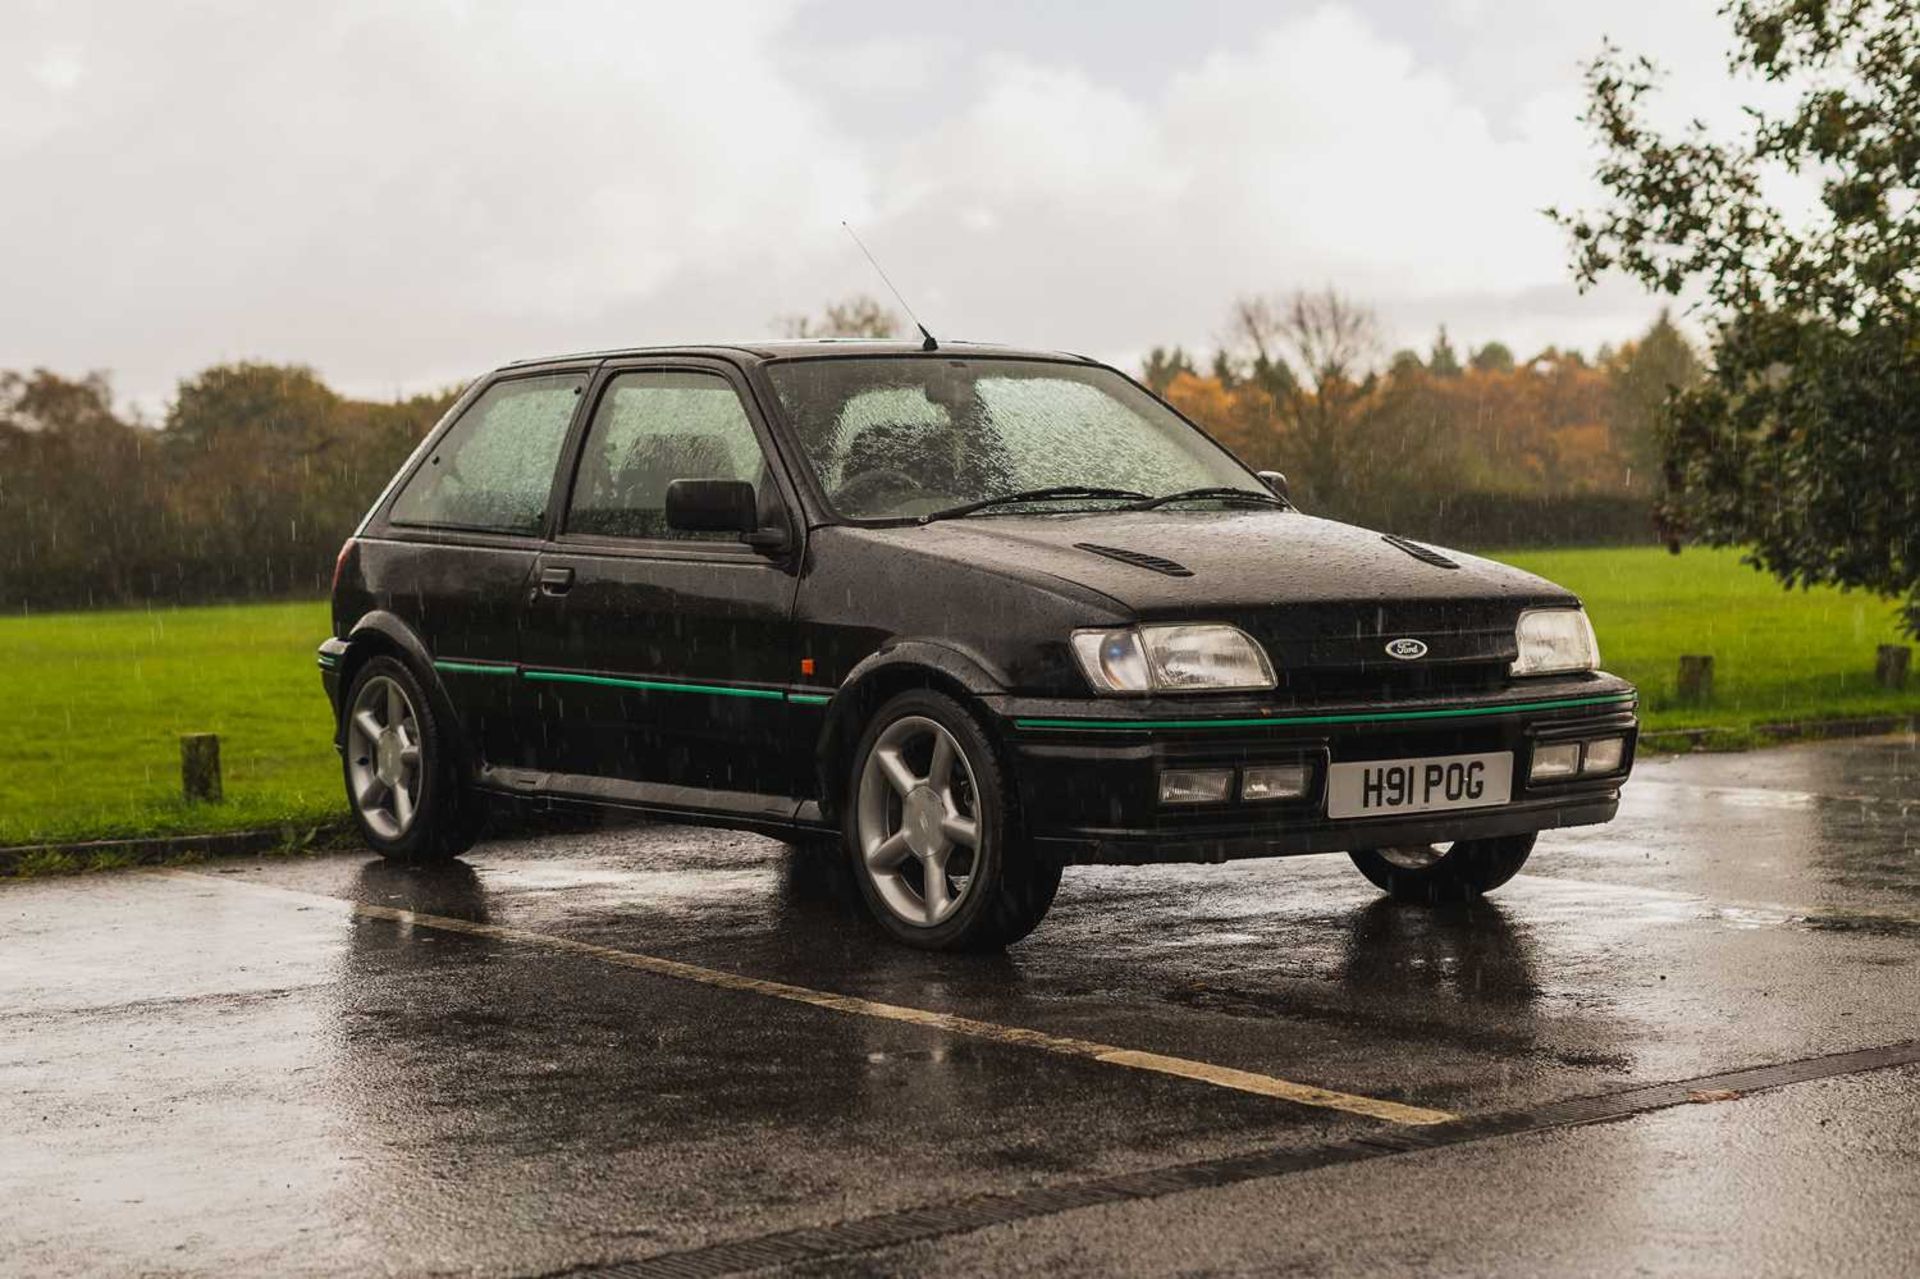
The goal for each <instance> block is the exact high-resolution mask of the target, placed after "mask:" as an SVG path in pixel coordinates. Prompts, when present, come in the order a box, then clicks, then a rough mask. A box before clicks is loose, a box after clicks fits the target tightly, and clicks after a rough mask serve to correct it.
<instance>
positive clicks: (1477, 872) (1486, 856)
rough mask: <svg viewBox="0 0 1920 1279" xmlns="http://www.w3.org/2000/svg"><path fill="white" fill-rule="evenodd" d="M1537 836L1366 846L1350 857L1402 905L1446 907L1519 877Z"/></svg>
mask: <svg viewBox="0 0 1920 1279" xmlns="http://www.w3.org/2000/svg"><path fill="white" fill-rule="evenodd" d="M1533 841H1534V836H1532V835H1503V836H1500V837H1498V838H1496V839H1463V840H1458V841H1456V842H1455V843H1452V844H1448V845H1446V846H1444V847H1442V846H1440V845H1436V844H1413V845H1397V846H1393V847H1388V848H1363V849H1358V850H1356V851H1354V852H1351V853H1349V854H1347V855H1348V856H1349V857H1351V858H1353V864H1354V865H1355V866H1358V867H1359V868H1360V873H1361V874H1362V875H1365V876H1366V877H1367V878H1368V879H1369V880H1371V881H1373V884H1374V886H1375V887H1376V888H1379V889H1380V890H1381V891H1383V892H1385V893H1386V894H1387V895H1389V896H1390V897H1393V898H1394V899H1396V900H1398V901H1408V902H1428V903H1431V904H1433V905H1444V904H1448V903H1453V902H1466V901H1472V900H1474V899H1475V898H1477V897H1482V896H1485V895H1486V894H1487V893H1490V892H1492V891H1493V890H1494V889H1496V888H1498V887H1500V885H1502V884H1504V883H1506V882H1507V881H1508V880H1509V879H1512V878H1513V877H1514V876H1515V875H1517V874H1519V873H1520V868H1521V867H1522V866H1524V865H1526V864H1527V856H1528V854H1530V853H1531V852H1533Z"/></svg>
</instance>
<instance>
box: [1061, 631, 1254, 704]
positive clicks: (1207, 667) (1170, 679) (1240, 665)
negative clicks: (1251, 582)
mask: <svg viewBox="0 0 1920 1279" xmlns="http://www.w3.org/2000/svg"><path fill="white" fill-rule="evenodd" d="M1073 655H1074V657H1075V658H1076V659H1078V660H1079V663H1080V670H1081V671H1082V673H1084V674H1085V675H1086V677H1087V683H1089V684H1091V685H1093V690H1094V691H1095V692H1096V693H1219V692H1230V691H1232V690H1235V689H1257V688H1272V687H1273V667H1272V666H1270V665H1269V664H1268V663H1267V655H1266V654H1265V653H1264V652H1262V651H1261V649H1260V646H1259V645H1258V644H1256V643H1254V642H1253V640H1252V639H1250V638H1249V637H1248V636H1247V633H1246V632H1245V631H1243V630H1241V629H1240V628H1239V627H1237V626H1221V625H1199V626H1186V625H1167V626H1126V627H1114V628H1112V629H1108V630H1098V631H1075V632H1074V633H1073Z"/></svg>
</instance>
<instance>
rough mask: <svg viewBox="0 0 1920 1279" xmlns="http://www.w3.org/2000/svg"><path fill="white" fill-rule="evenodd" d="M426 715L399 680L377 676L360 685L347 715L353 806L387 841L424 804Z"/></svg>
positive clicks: (401, 831)
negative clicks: (422, 720)
mask: <svg viewBox="0 0 1920 1279" xmlns="http://www.w3.org/2000/svg"><path fill="white" fill-rule="evenodd" d="M422 762H423V756H422V752H421V747H420V719H419V716H418V715H417V714H416V713H415V710H414V705H413V699H412V698H410V697H408V696H407V690H406V689H404V688H402V687H401V686H400V683H399V681H397V680H394V679H390V678H388V677H387V676H385V675H376V676H374V677H373V678H372V679H370V680H368V681H367V682H366V683H365V684H362V685H361V686H360V693H359V696H357V697H355V698H354V702H353V712H352V714H351V715H350V716H349V717H348V719H347V775H348V779H349V781H350V784H351V790H352V792H353V806H354V808H355V809H357V810H358V811H359V813H360V816H361V818H362V820H364V821H365V822H366V823H367V825H368V826H369V827H371V828H372V830H373V832H374V833H375V834H377V835H379V836H380V837H381V838H382V839H398V838H400V837H401V836H402V835H404V834H406V833H407V830H408V828H409V827H411V826H412V825H413V818H414V814H415V813H416V812H417V811H418V810H419V807H420V783H421V778H422V777H424V776H425V770H424V769H423V768H422V767H421V764H422Z"/></svg>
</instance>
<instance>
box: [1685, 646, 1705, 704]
mask: <svg viewBox="0 0 1920 1279" xmlns="http://www.w3.org/2000/svg"><path fill="white" fill-rule="evenodd" d="M1676 691H1677V692H1678V694H1679V697H1680V700H1681V701H1683V702H1692V703H1695V704H1698V703H1700V702H1704V701H1706V700H1707V699H1708V698H1710V697H1712V696H1713V658H1712V657H1711V656H1709V655H1704V654H1693V653H1683V654H1681V656H1680V685H1679V688H1678V689H1677V690H1676Z"/></svg>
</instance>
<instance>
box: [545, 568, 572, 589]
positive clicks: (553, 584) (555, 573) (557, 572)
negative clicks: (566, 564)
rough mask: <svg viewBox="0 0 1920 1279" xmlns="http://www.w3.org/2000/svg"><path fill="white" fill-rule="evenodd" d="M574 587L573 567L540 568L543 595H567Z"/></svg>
mask: <svg viewBox="0 0 1920 1279" xmlns="http://www.w3.org/2000/svg"><path fill="white" fill-rule="evenodd" d="M572 589H573V570H572V569H570V568H543V569H541V570H540V593H541V594H542V595H565V594H566V593H567V592H568V591H570V590H572Z"/></svg>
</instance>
